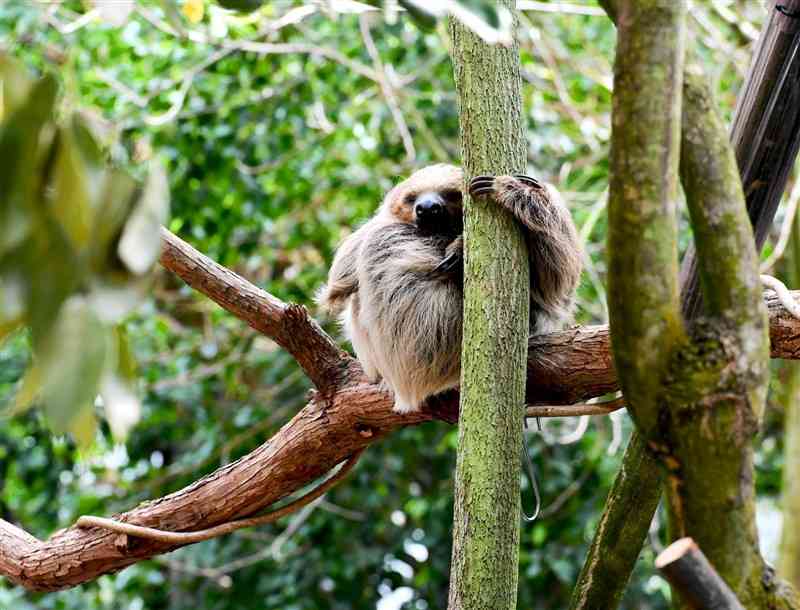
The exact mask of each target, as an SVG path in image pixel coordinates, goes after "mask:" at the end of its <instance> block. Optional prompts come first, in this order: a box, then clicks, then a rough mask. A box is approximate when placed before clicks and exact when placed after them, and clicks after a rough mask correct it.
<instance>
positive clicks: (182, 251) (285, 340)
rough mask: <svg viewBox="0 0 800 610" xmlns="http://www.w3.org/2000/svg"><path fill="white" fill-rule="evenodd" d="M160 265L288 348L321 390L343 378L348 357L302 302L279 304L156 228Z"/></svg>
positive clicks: (165, 230)
mask: <svg viewBox="0 0 800 610" xmlns="http://www.w3.org/2000/svg"><path fill="white" fill-rule="evenodd" d="M161 236H162V238H163V240H164V246H163V250H162V252H161V264H162V265H163V266H164V267H166V268H167V269H169V270H170V271H172V272H173V273H175V274H176V275H178V277H180V278H181V279H182V280H183V281H184V282H186V283H187V284H189V286H191V287H192V288H194V289H195V290H198V291H200V292H202V293H203V294H204V295H206V296H207V297H208V298H210V299H211V300H212V301H214V302H215V303H217V304H218V305H219V306H220V307H222V308H223V309H226V310H227V311H229V312H231V313H232V314H233V315H235V316H236V317H237V318H239V319H241V320H243V321H245V322H247V323H248V324H249V325H250V326H252V327H253V328H254V329H256V330H257V331H258V332H260V333H262V334H264V335H266V336H267V337H269V338H271V339H273V340H274V341H275V342H276V343H277V344H278V345H280V346H281V347H282V348H284V349H285V350H286V351H287V352H289V353H290V354H291V355H292V356H293V357H294V359H295V360H297V363H298V364H299V365H300V366H301V367H302V369H303V371H305V373H306V375H308V378H309V379H311V381H312V382H313V383H314V385H315V386H316V387H317V389H319V390H320V391H321V392H323V393H325V392H327V390H328V389H329V388H333V387H335V386H336V385H337V384H339V383H341V382H342V381H343V379H342V377H341V376H342V374H344V373H346V372H347V364H348V357H347V354H346V353H345V352H343V351H342V350H341V349H339V346H338V345H336V342H335V341H334V340H333V339H331V337H330V336H328V335H327V334H326V333H325V331H324V330H322V328H321V327H320V325H319V324H317V322H316V321H315V320H313V319H312V318H311V317H310V316H309V315H308V311H306V308H305V307H303V306H302V305H295V304H291V303H284V302H283V301H281V300H280V299H278V298H276V297H274V296H272V295H271V294H269V293H267V292H265V291H263V290H261V289H260V288H258V287H256V286H254V285H253V284H251V283H250V282H248V281H247V280H245V279H244V278H242V277H240V276H239V275H237V274H236V273H234V272H233V271H231V270H230V269H227V268H225V267H223V266H222V265H219V264H218V263H216V262H214V261H213V260H211V259H210V258H208V257H207V256H205V255H204V254H201V253H200V252H198V251H197V250H195V249H194V248H192V246H190V245H189V244H187V243H186V242H185V241H183V240H182V239H180V238H179V237H178V236H176V235H174V234H173V233H171V232H169V231H168V230H167V229H164V228H162V229H161Z"/></svg>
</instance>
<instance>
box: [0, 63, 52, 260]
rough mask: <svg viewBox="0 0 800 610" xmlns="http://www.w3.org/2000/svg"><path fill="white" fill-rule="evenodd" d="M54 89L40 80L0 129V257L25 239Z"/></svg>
mask: <svg viewBox="0 0 800 610" xmlns="http://www.w3.org/2000/svg"><path fill="white" fill-rule="evenodd" d="M57 91H58V86H57V84H56V82H55V80H54V79H53V78H52V77H49V76H48V77H44V78H42V79H40V80H39V81H37V82H36V84H35V85H33V87H32V88H31V90H30V94H29V95H28V98H27V100H26V101H25V103H21V104H20V106H19V107H18V108H16V109H15V110H14V111H13V112H11V113H10V114H7V115H6V116H7V119H6V120H5V121H4V122H3V123H2V125H0V159H2V161H3V162H2V164H0V257H2V256H3V255H4V254H5V253H6V252H8V251H9V250H10V249H11V248H14V247H15V246H16V245H18V244H19V243H21V242H22V240H23V239H25V237H26V235H27V233H28V230H29V228H30V224H31V222H32V219H31V214H32V211H33V210H34V207H35V205H36V203H37V201H38V197H39V194H40V191H41V176H42V173H43V171H44V169H45V167H44V166H45V163H46V161H47V160H48V157H49V151H50V146H49V144H48V140H51V139H52V138H42V131H43V130H44V129H45V128H46V127H47V126H48V125H49V122H50V121H51V119H52V114H53V106H54V104H55V99H56V93H57Z"/></svg>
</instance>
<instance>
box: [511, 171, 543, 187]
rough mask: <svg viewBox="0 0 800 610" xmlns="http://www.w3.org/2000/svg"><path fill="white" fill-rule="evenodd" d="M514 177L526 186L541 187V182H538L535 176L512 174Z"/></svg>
mask: <svg viewBox="0 0 800 610" xmlns="http://www.w3.org/2000/svg"><path fill="white" fill-rule="evenodd" d="M514 178H516V179H517V180H519V181H520V182H522V184H524V185H526V186H532V187H534V188H539V189H540V188H542V183H541V182H539V181H538V180H537V179H536V178H531V177H530V176H527V175H525V174H514Z"/></svg>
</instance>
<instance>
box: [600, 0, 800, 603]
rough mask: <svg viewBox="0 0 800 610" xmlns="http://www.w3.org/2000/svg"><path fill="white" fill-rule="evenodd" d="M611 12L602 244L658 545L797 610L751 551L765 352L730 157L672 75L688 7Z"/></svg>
mask: <svg viewBox="0 0 800 610" xmlns="http://www.w3.org/2000/svg"><path fill="white" fill-rule="evenodd" d="M615 5H617V6H616V17H617V24H618V43H617V57H616V62H615V70H614V75H615V87H614V107H613V115H612V127H613V132H612V145H611V149H612V154H611V183H610V196H609V238H608V247H609V288H610V290H609V294H610V302H609V313H610V318H611V333H612V345H613V350H614V360H615V364H616V368H617V371H619V376H620V385H621V387H622V389H623V392H624V394H625V396H626V398H627V400H628V405H629V410H630V412H631V415H632V416H633V419H634V421H635V423H636V426H637V428H638V430H639V433H640V434H641V435H642V436H643V438H644V440H645V443H646V446H647V448H648V450H649V451H651V452H652V453H653V454H654V455H655V456H656V457H657V458H658V459H659V461H660V462H661V464H662V467H663V468H664V469H665V471H666V492H667V500H668V512H669V526H670V535H671V537H672V538H678V537H682V536H691V537H693V538H694V539H695V540H696V541H697V543H698V544H699V546H700V548H701V549H702V551H703V552H704V553H705V555H706V556H707V557H708V559H709V560H710V561H711V563H712V565H713V566H714V567H715V568H716V570H717V571H718V572H719V574H720V576H722V578H723V579H724V580H725V581H726V582H727V583H728V585H729V586H730V587H731V588H732V589H733V591H734V592H735V593H736V595H737V596H738V598H739V600H740V601H741V602H742V604H743V605H744V606H745V607H747V608H788V607H794V606H793V605H794V603H795V601H794V599H793V598H792V596H791V593H789V592H786V591H784V590H783V589H782V588H781V587H780V586H779V585H778V583H776V582H775V580H774V579H773V578H772V576H771V572H770V571H769V569H768V568H767V566H766V565H765V564H764V562H763V560H762V558H761V556H760V555H759V552H758V539H757V533H756V529H755V502H754V500H755V489H754V485H753V476H754V473H753V450H752V439H753V435H754V434H755V432H756V431H757V429H758V424H759V421H760V417H761V414H762V411H763V405H764V396H765V393H766V382H767V364H768V356H769V354H768V337H767V333H766V315H765V307H764V303H763V300H762V296H761V285H760V281H759V278H758V257H757V255H756V251H755V245H754V241H753V233H752V228H751V225H750V221H749V218H748V216H747V212H746V208H745V200H744V194H743V192H742V188H741V181H740V178H739V172H738V168H737V165H736V159H735V157H734V155H733V151H732V148H731V146H730V143H729V141H728V137H727V134H726V129H725V126H724V123H723V122H722V120H721V118H720V117H719V114H718V112H717V111H716V107H715V105H714V103H713V100H712V99H711V96H710V95H709V93H708V90H707V87H706V85H705V81H704V77H703V76H702V74H701V73H700V72H699V69H698V68H697V67H694V66H691V67H687V69H686V73H685V81H684V78H683V76H684V73H683V45H684V42H683V41H684V29H685V23H684V22H685V11H686V3H685V1H683V0H680V1H676V0H621V1H620V2H617V3H615ZM681 94H683V95H681ZM682 98H683V102H684V104H685V108H684V112H683V116H682V123H681V120H680V119H681V114H680V111H681V101H682ZM680 129H682V132H683V139H682V141H681V146H680V157H681V158H680V167H681V178H682V181H683V186H684V190H685V192H686V199H687V205H688V208H689V213H690V217H691V223H692V229H693V233H694V238H695V247H696V250H697V261H698V263H697V264H698V271H699V275H700V284H701V287H702V292H703V314H704V316H703V317H702V318H701V319H699V320H698V321H696V322H695V321H691V322H689V323H685V322H684V320H682V319H681V315H680V303H679V300H678V291H677V286H678V274H677V248H676V222H677V219H676V206H675V202H676V186H677V177H678V153H679V145H678V144H679V140H680V139H679V137H678V136H679V130H680ZM675 603H676V607H684V606H683V605H682V604H681V602H680V600H677V599H676V602H675Z"/></svg>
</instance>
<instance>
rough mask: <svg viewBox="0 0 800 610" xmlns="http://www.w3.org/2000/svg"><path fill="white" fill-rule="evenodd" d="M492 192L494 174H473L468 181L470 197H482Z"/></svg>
mask: <svg viewBox="0 0 800 610" xmlns="http://www.w3.org/2000/svg"><path fill="white" fill-rule="evenodd" d="M493 192H494V176H475V177H474V178H473V179H472V180H470V183H469V194H470V196H471V197H483V196H486V195H491V194H492V193H493Z"/></svg>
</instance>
